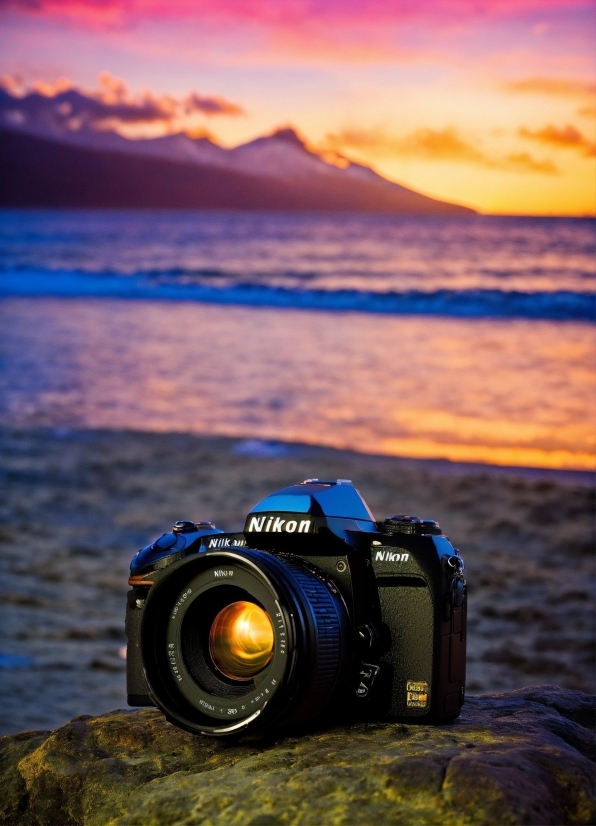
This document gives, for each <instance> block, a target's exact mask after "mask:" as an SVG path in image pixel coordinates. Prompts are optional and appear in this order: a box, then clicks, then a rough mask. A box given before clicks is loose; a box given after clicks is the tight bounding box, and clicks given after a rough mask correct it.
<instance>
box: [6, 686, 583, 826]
mask: <svg viewBox="0 0 596 826" xmlns="http://www.w3.org/2000/svg"><path fill="white" fill-rule="evenodd" d="M594 740H595V738H594V698H593V697H590V696H588V695H586V694H582V693H580V692H577V691H569V690H565V689H561V688H556V687H552V686H535V687H530V688H525V689H521V690H519V691H514V692H512V693H510V694H497V695H490V696H484V697H474V698H470V699H468V700H467V702H466V704H465V706H464V711H463V713H462V715H461V717H460V718H459V719H458V720H457V721H456V722H455V723H453V724H451V725H448V726H441V727H431V726H415V725H407V726H406V725H400V724H386V723H378V724H377V723H366V724H363V723H359V724H356V725H352V726H342V727H333V728H328V729H326V730H319V731H309V732H306V733H304V734H302V735H300V736H291V737H289V736H286V737H280V738H278V739H275V740H273V739H272V740H268V741H256V740H251V739H250V738H246V739H244V740H241V741H237V742H228V741H221V740H214V739H210V738H205V737H198V736H195V735H192V734H188V733H186V732H184V731H181V730H180V729H177V728H175V727H174V726H172V725H170V724H169V723H167V722H166V721H165V720H164V718H163V716H162V715H161V714H160V713H159V712H158V711H156V710H154V709H144V710H140V711H113V712H110V713H109V714H103V715H101V716H98V717H85V716H81V717H75V718H74V720H71V721H70V722H69V723H66V724H65V725H63V726H61V727H60V728H58V729H56V730H55V731H52V732H47V731H46V732H40V731H31V732H23V733H22V734H17V735H9V736H7V737H4V738H2V739H1V740H0V823H3V824H22V825H23V826H27V824H52V826H55V824H85V826H105V825H106V824H110V826H131V824H139V825H141V824H147V826H148V825H149V824H179V826H183V825H184V826H186V825H187V824H199V823H204V824H210V826H211V825H213V826H216V824H225V826H229V825H230V824H233V825H234V826H241V825H243V824H247V826H249V825H250V826H257V824H259V825H260V826H265V824H308V825H309V826H310V824H322V823H326V824H327V823H329V824H331V823H332V824H353V823H377V824H392V823H395V824H398V823H399V824H491V826H493V825H494V824H518V823H519V824H522V823H523V824H566V823H569V824H592V823H594V822H595V820H596V817H595V809H594V779H595V772H594Z"/></svg>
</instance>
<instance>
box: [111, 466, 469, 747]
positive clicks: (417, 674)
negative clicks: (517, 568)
mask: <svg viewBox="0 0 596 826" xmlns="http://www.w3.org/2000/svg"><path fill="white" fill-rule="evenodd" d="M463 571H464V563H463V560H462V558H461V556H460V555H459V551H458V550H457V549H456V548H454V547H453V546H452V545H451V543H450V541H449V539H448V538H447V537H445V536H443V535H442V534H441V529H440V527H439V525H438V524H437V523H436V522H434V521H432V520H428V519H418V518H417V517H415V516H409V515H403V514H402V515H396V516H391V517H389V518H387V519H385V520H384V521H382V522H376V521H375V519H374V517H373V515H372V513H371V511H370V510H369V508H368V506H367V505H366V503H365V501H364V499H363V498H362V496H361V495H360V493H359V492H358V491H357V490H356V488H355V487H354V486H353V484H352V483H351V482H350V481H349V480H346V479H336V480H322V479H307V480H306V481H305V482H302V483H300V484H297V485H292V486H290V487H287V488H284V489H282V490H279V491H277V492H276V493H273V494H272V495H270V496H268V497H266V498H265V499H263V500H262V501H261V502H259V503H258V504H257V505H255V507H254V508H253V509H252V510H251V511H250V513H249V514H248V516H247V517H246V522H245V525H244V530H243V531H242V532H241V533H226V532H224V531H222V530H221V529H218V528H216V527H215V526H214V525H213V524H212V523H210V522H193V521H190V520H183V521H180V522H176V524H175V525H174V527H173V529H172V531H171V532H169V533H165V534H163V536H161V537H159V539H157V540H156V541H155V542H153V543H152V544H151V545H148V546H147V547H146V548H143V549H142V550H141V551H139V552H138V553H137V555H136V556H135V557H134V558H133V560H132V563H131V573H130V579H129V584H130V586H131V590H130V591H129V592H128V598H127V609H126V633H127V637H128V646H127V691H128V703H129V705H132V706H149V705H154V706H157V707H158V708H159V709H161V711H162V712H163V713H164V714H165V716H166V718H167V719H168V720H169V721H170V722H172V723H174V724H175V725H177V726H180V727H181V728H184V729H186V730H188V731H191V732H195V733H197V734H206V735H212V736H216V737H226V736H233V735H238V734H242V735H246V734H248V733H252V732H260V733H263V732H271V731H273V730H277V729H280V728H284V729H291V728H294V727H296V726H298V725H302V724H304V723H306V722H309V723H312V724H315V725H316V724H317V722H318V721H320V720H325V721H328V720H330V719H332V718H339V719H343V720H344V721H345V720H348V721H350V720H395V721H402V722H410V723H414V722H419V723H442V722H448V721H450V720H453V719H454V718H456V717H457V716H458V714H459V712H460V709H461V706H462V703H463V701H464V683H465V652H466V598H467V597H466V583H465V580H464V576H463Z"/></svg>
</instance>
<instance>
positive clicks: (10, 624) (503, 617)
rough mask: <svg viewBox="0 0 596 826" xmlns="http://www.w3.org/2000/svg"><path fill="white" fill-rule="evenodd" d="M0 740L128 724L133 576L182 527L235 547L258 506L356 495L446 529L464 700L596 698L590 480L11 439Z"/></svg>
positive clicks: (437, 465)
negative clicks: (457, 564)
mask: <svg viewBox="0 0 596 826" xmlns="http://www.w3.org/2000/svg"><path fill="white" fill-rule="evenodd" d="M0 446H1V463H2V499H1V502H2V504H1V505H0V541H1V544H0V564H1V566H2V577H1V579H2V585H1V586H0V591H1V594H0V598H1V601H2V606H3V608H2V613H3V621H2V628H3V640H2V643H1V644H0V653H1V656H0V666H1V681H0V683H1V687H0V709H1V711H0V733H2V734H4V733H9V732H16V731H19V730H22V729H26V728H52V727H55V726H57V725H60V724H61V723H63V722H64V721H65V720H67V719H69V718H70V717H72V716H74V715H76V714H83V713H84V714H94V713H99V712H102V711H106V710H108V709H111V708H115V707H124V706H125V704H126V697H125V680H124V678H125V672H124V669H125V666H124V660H123V659H122V653H123V652H122V646H124V645H125V642H126V640H125V637H124V633H123V615H124V603H125V594H126V591H127V582H126V580H127V573H128V565H129V562H130V559H131V557H132V556H133V554H134V553H135V552H136V551H137V550H138V548H140V547H141V546H142V545H144V544H146V542H147V541H149V540H150V539H152V538H154V537H155V536H157V535H159V534H160V533H163V532H164V531H166V530H168V529H169V528H170V527H171V524H172V523H173V522H174V521H175V520H176V519H180V518H191V519H210V520H213V521H214V522H215V523H216V524H217V525H218V526H221V527H223V528H225V529H238V528H240V527H241V525H242V523H243V517H244V515H245V514H246V512H247V511H248V510H249V509H250V507H251V506H252V505H253V504H254V503H255V502H256V501H257V500H258V499H259V498H261V497H262V496H264V495H266V494H267V493H270V492H272V491H273V490H275V489H277V488H279V487H282V486H284V485H287V484H291V483H293V482H296V481H301V480H302V479H304V478H306V477H310V476H319V477H341V478H351V479H352V480H353V481H354V483H355V484H356V486H357V487H358V488H359V489H360V491H361V492H362V494H363V495H364V497H365V498H366V500H367V501H368V503H369V505H370V507H371V508H372V510H373V513H374V514H375V516H376V517H377V518H383V517H385V516H387V515H389V514H392V513H395V512H409V513H415V514H418V515H419V516H421V517H430V518H434V519H437V520H438V521H439V522H440V524H441V526H442V528H443V531H444V533H446V534H447V535H448V536H449V537H450V538H451V540H452V542H453V543H454V544H455V545H456V546H458V547H459V548H460V549H461V552H462V555H463V557H464V559H465V562H466V573H467V580H468V584H469V594H470V613H469V639H468V653H469V661H468V692H469V694H480V693H485V692H493V691H500V690H503V691H505V690H512V689H515V688H519V687H522V686H524V685H528V684H541V683H555V684H558V685H561V686H564V687H567V688H576V689H580V690H583V691H592V692H593V691H594V558H593V549H594V536H593V514H594V487H593V484H592V480H591V479H590V476H589V475H588V474H581V473H576V474H574V473H564V472H560V473H557V472H554V471H534V472H532V471H525V470H515V469H506V468H493V467H490V466H482V465H478V466H474V465H458V464H455V463H448V462H428V461H422V460H411V459H408V460H404V459H398V458H393V457H382V456H369V455H364V454H357V453H350V452H346V451H336V450H332V449H329V448H317V447H311V446H308V447H307V446H302V445H292V444H282V443H274V444H272V443H266V442H257V441H242V440H238V439H229V438H219V437H217V438H208V437H199V436H190V435H184V434H169V433H165V434H155V433H141V432H127V431H108V430H103V431H92V430H68V429H53V430H48V429H44V430H42V429H39V430H36V429H29V430H11V429H3V430H2V431H0Z"/></svg>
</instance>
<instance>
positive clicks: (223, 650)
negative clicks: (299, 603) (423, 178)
mask: <svg viewBox="0 0 596 826" xmlns="http://www.w3.org/2000/svg"><path fill="white" fill-rule="evenodd" d="M273 642H274V635H273V625H272V624H271V620H270V619H269V615H268V614H267V612H266V611H264V610H263V609H262V608H260V607H259V606H258V605H255V603H254V602H244V601H240V602H232V603H231V604H230V605H226V607H225V608H223V609H222V610H221V611H220V612H219V614H218V615H217V616H216V617H215V619H214V620H213V624H212V625H211V630H210V632H209V653H210V654H211V659H212V660H213V662H214V663H215V666H216V667H217V668H218V669H219V671H221V673H222V674H224V675H225V676H226V677H229V678H230V679H231V680H244V681H245V680H250V679H251V678H252V677H254V676H255V674H258V673H259V671H262V670H263V668H265V666H266V665H267V664H268V663H269V662H270V660H271V658H272V657H273Z"/></svg>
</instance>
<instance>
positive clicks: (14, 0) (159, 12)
mask: <svg viewBox="0 0 596 826" xmlns="http://www.w3.org/2000/svg"><path fill="white" fill-rule="evenodd" d="M0 8H6V9H10V10H12V11H16V12H19V13H21V14H37V15H44V16H48V17H49V16H55V17H59V16H63V17H73V18H78V19H79V20H81V21H86V20H96V21H97V22H98V23H99V24H101V23H107V24H109V23H113V22H122V21H126V20H146V19H156V18H157V19H164V18H165V19H183V20H188V19H194V20H200V19H211V20H214V19H215V20H223V19H228V20H229V19H234V20H243V21H250V22H258V23H261V24H264V25H267V26H280V25H285V24H289V25H292V24H296V23H297V22H300V21H311V20H324V21H335V22H343V23H344V24H348V25H349V24H350V23H353V22H363V21H368V20H376V21H379V22H380V23H384V22H393V23H399V22H403V21H405V22H409V21H420V20H427V21H431V20H433V19H435V20H436V19H437V18H438V19H444V20H446V21H447V20H449V19H451V20H454V21H458V22H459V21H462V20H464V21H467V20H472V19H484V18H487V17H488V18H520V17H525V16H528V15H532V14H538V15H540V19H541V21H542V18H543V17H544V14H545V13H547V12H549V11H552V12H555V13H556V12H569V11H570V10H572V9H578V10H584V9H585V10H590V9H591V3H590V2H589V0H516V2H515V3H512V2H511V0H402V2H399V3H396V2H395V0H369V2H359V0H348V1H347V2H340V0H302V1H301V2H300V1H299V2H296V0H285V2H284V0H1V2H0ZM540 25H544V23H540Z"/></svg>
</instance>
